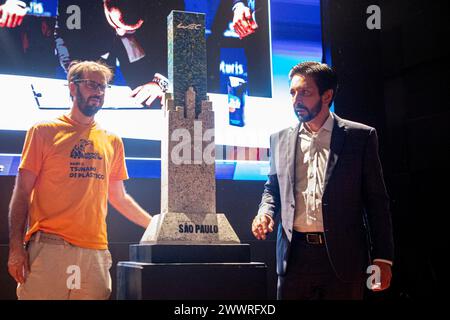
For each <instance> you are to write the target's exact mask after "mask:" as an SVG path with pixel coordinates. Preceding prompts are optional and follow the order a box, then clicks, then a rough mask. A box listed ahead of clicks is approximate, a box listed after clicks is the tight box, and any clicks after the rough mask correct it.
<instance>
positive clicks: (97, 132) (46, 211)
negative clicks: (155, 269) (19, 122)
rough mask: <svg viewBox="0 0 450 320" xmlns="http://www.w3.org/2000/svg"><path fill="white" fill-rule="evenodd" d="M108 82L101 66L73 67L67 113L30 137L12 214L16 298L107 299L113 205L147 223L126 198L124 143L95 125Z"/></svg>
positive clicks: (38, 127)
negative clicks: (109, 212) (109, 217)
mask: <svg viewBox="0 0 450 320" xmlns="http://www.w3.org/2000/svg"><path fill="white" fill-rule="evenodd" d="M111 78H112V72H111V70H110V69H109V68H108V67H107V66H105V65H103V64H100V63H97V62H92V61H84V62H75V63H72V65H71V66H70V69H69V72H68V75H67V79H68V82H69V89H70V95H71V97H72V100H73V105H72V108H71V110H70V112H69V113H68V114H67V115H63V116H61V117H59V118H57V119H55V120H53V121H47V122H42V123H38V124H36V125H34V126H33V127H32V128H31V129H30V130H29V131H28V133H27V136H26V139H25V144H24V148H23V152H22V161H21V163H20V166H19V173H18V175H17V180H16V185H15V187H14V191H13V195H12V199H11V204H10V212H9V228H10V235H9V237H10V243H9V260H8V271H9V273H10V274H11V276H12V277H13V278H14V279H15V280H16V281H17V282H18V287H17V296H18V298H19V299H108V298H109V296H110V293H111V276H110V273H109V269H110V267H111V264H112V260H111V255H110V253H109V251H108V240H107V232H106V215H107V202H108V200H109V202H110V203H111V204H112V205H113V206H114V207H115V208H116V209H117V210H118V211H119V212H120V213H121V214H123V215H124V216H125V217H126V218H128V219H129V220H131V221H132V222H134V223H136V224H138V225H140V226H142V227H143V228H146V227H147V226H148V224H149V223H150V220H151V216H150V215H149V214H148V213H147V212H146V211H145V210H144V209H142V208H141V207H140V206H139V205H138V204H137V203H136V202H135V201H134V200H133V198H132V197H131V196H130V195H128V194H127V192H126V191H125V188H124V184H123V180H126V179H127V178H128V174H127V169H126V165H125V156H124V147H123V143H122V140H121V139H120V138H119V137H118V136H116V135H114V134H112V133H110V132H108V131H106V130H104V129H102V128H101V127H100V126H99V125H98V124H97V123H96V122H95V121H94V116H95V114H96V113H97V112H98V110H100V109H101V107H102V105H103V102H104V95H105V89H106V87H107V85H108V82H109V81H110V80H111ZM27 225H28V227H27ZM25 230H26V232H25ZM24 244H26V245H25V247H24Z"/></svg>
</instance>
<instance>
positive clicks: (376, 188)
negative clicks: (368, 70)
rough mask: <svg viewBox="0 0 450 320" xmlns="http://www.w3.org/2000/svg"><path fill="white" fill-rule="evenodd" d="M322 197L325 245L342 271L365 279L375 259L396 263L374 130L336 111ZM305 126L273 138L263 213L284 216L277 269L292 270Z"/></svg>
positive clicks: (337, 269) (347, 277) (346, 275)
mask: <svg viewBox="0 0 450 320" xmlns="http://www.w3.org/2000/svg"><path fill="white" fill-rule="evenodd" d="M334 117H335V119H334V128H333V132H332V135H331V143H330V155H329V160H328V164H327V169H326V174H325V181H324V193H323V198H322V212H323V223H324V231H325V243H326V247H327V251H328V256H329V258H330V262H331V264H332V266H333V268H334V270H335V272H336V275H337V276H338V277H339V278H340V279H341V280H343V281H360V280H361V279H362V278H361V277H362V276H363V274H364V273H365V271H366V268H367V266H368V265H369V264H370V263H371V258H373V259H386V260H391V261H393V255H394V253H393V251H394V249H393V237H392V224H391V218H390V212H389V198H388V195H387V192H386V188H385V185H384V181H383V173H382V168H381V163H380V159H379V156H378V141H377V134H376V131H375V129H374V128H371V127H368V126H366V125H363V124H360V123H356V122H351V121H348V120H344V119H341V118H339V117H338V116H336V115H334ZM299 127H300V125H298V126H297V127H295V128H288V129H285V130H282V131H280V132H278V133H275V134H273V135H272V136H271V146H270V150H271V157H270V159H271V166H270V172H269V179H268V180H267V182H266V184H265V188H264V193H263V196H262V201H261V204H260V207H259V211H258V214H264V213H265V214H269V215H270V216H272V217H273V218H276V216H277V215H278V214H281V216H280V221H281V223H280V225H279V226H278V234H277V273H278V274H279V275H284V274H286V272H289V249H290V245H291V239H292V232H293V223H294V212H295V197H294V183H295V177H294V173H295V154H296V152H295V148H296V145H297V138H298V131H299Z"/></svg>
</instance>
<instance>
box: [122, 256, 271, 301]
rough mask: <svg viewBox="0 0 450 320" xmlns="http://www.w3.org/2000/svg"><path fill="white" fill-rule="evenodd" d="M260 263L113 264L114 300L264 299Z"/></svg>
mask: <svg viewBox="0 0 450 320" xmlns="http://www.w3.org/2000/svg"><path fill="white" fill-rule="evenodd" d="M266 270H267V267H266V265H265V264H264V263H259V262H253V263H139V262H128V261H127V262H119V263H118V265H117V299H164V300H165V299H175V300H223V299H227V300H230V299H232V300H238V299H258V300H259V299H267V277H266Z"/></svg>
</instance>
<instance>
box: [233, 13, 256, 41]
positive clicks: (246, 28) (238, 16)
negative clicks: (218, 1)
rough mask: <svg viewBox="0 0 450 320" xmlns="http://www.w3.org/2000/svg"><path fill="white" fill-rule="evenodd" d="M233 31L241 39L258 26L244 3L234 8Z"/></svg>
mask: <svg viewBox="0 0 450 320" xmlns="http://www.w3.org/2000/svg"><path fill="white" fill-rule="evenodd" d="M232 27H233V29H234V31H236V33H237V34H238V36H239V39H242V38H244V37H246V36H248V35H250V34H252V33H254V32H255V30H256V29H257V28H258V25H257V23H256V21H255V20H253V17H252V12H251V11H250V9H249V8H248V7H246V6H245V5H244V4H239V5H237V6H236V7H235V9H234V15H233V24H232Z"/></svg>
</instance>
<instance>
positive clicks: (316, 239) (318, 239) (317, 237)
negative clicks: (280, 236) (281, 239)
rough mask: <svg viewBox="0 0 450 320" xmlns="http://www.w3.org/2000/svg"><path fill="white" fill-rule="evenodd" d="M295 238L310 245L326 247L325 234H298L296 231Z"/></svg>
mask: <svg viewBox="0 0 450 320" xmlns="http://www.w3.org/2000/svg"><path fill="white" fill-rule="evenodd" d="M293 236H294V238H295V239H297V240H301V241H304V242H306V243H308V244H315V245H324V244H325V236H324V234H323V232H298V231H295V230H294V234H293Z"/></svg>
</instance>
